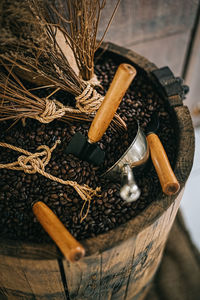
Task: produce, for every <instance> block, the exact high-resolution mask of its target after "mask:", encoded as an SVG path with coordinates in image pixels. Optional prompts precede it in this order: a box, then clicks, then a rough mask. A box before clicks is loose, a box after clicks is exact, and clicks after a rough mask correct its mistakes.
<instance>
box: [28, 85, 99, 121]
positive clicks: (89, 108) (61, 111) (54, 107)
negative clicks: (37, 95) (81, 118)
mask: <svg viewBox="0 0 200 300" xmlns="http://www.w3.org/2000/svg"><path fill="white" fill-rule="evenodd" d="M75 99H76V107H77V108H71V107H69V106H64V105H63V104H62V103H60V102H59V101H57V100H49V99H44V101H45V109H44V111H43V112H42V113H41V114H39V115H36V116H33V118H34V119H36V120H38V121H39V122H41V123H44V124H47V123H50V122H52V121H53V120H55V119H59V118H62V117H63V116H64V115H65V113H66V112H68V113H86V114H88V115H90V114H93V113H94V112H96V111H97V110H98V109H99V107H100V105H101V103H102V101H103V99H104V97H103V96H102V95H100V94H99V93H97V91H96V90H95V89H94V88H93V87H92V86H91V85H90V84H87V86H86V88H85V90H84V91H83V92H82V93H81V95H79V96H77V97H76V98H75Z"/></svg>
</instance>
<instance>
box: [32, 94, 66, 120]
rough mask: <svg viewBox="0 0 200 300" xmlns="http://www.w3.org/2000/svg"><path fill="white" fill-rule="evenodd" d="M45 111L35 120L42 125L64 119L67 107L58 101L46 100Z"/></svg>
mask: <svg viewBox="0 0 200 300" xmlns="http://www.w3.org/2000/svg"><path fill="white" fill-rule="evenodd" d="M44 101H45V109H44V111H43V112H42V113H41V114H40V115H38V116H36V117H35V118H36V119H37V120H38V121H40V122H41V123H45V124H46V123H50V122H52V121H53V120H54V119H57V118H62V117H63V116H64V115H65V112H66V108H65V106H64V105H63V104H62V103H60V102H59V101H56V100H49V99H44Z"/></svg>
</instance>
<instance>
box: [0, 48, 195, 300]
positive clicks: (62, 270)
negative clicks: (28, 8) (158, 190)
mask: <svg viewBox="0 0 200 300" xmlns="http://www.w3.org/2000/svg"><path fill="white" fill-rule="evenodd" d="M103 49H104V50H105V51H108V52H110V53H111V54H112V55H115V56H116V55H117V56H119V57H122V58H124V59H125V60H126V61H128V62H130V63H134V64H135V65H136V66H138V67H139V68H141V69H143V70H144V72H146V74H147V75H148V77H149V78H150V80H151V81H152V84H154V85H156V86H157V88H158V90H159V92H160V93H161V94H162V97H164V98H165V100H166V103H167V105H168V107H169V109H170V111H171V114H172V115H173V120H174V121H173V122H174V127H175V132H176V136H177V143H178V147H177V153H176V161H175V165H174V172H175V174H176V176H177V179H178V180H179V182H180V185H181V189H180V191H179V193H178V195H176V196H165V195H164V194H163V195H162V198H159V199H155V201H154V202H153V203H151V204H150V205H149V206H148V207H147V208H146V209H145V210H144V211H142V212H141V213H140V214H139V215H138V216H137V217H135V218H134V219H132V220H130V221H129V222H127V223H126V224H123V225H121V226H119V227H118V228H116V229H113V230H111V231H109V232H107V233H105V234H101V235H99V236H97V237H94V238H90V239H87V240H85V241H83V244H84V246H85V248H86V256H85V257H84V258H83V259H82V260H80V261H79V262H77V263H74V264H71V263H69V262H68V261H66V260H65V259H64V258H63V257H62V255H61V254H60V252H59V251H58V249H57V248H56V246H55V245H53V244H51V245H47V244H44V245H42V244H41V245H39V244H32V243H24V242H21V241H8V240H2V239H1V240H0V298H1V299H27V300H28V299H48V300H50V299H60V300H61V299H76V300H86V299H88V300H93V299H102V300H105V299H106V300H108V299H114V300H118V299H119V300H121V299H126V300H130V299H132V300H136V299H137V300H138V299H144V297H145V295H146V293H147V291H148V287H149V284H150V282H151V281H152V279H153V276H154V274H155V272H156V270H157V268H158V266H159V263H160V261H161V258H162V254H163V249H164V247H165V243H166V240H167V236H168V234H169V231H170V229H171V226H172V224H173V221H174V219H175V216H176V213H177V210H178V208H179V205H180V201H181V198H182V195H183V191H184V186H185V183H186V181H187V178H188V176H189V173H190V171H191V167H192V163H193V156H194V131H193V126H192V122H191V118H190V113H189V111H188V108H187V107H186V106H184V105H183V102H182V100H183V94H184V93H183V87H182V86H181V84H180V81H179V80H178V79H177V78H174V76H173V74H172V73H171V72H170V70H169V69H168V68H164V69H158V68H157V67H156V66H155V65H154V64H152V63H151V62H149V61H148V60H147V59H145V58H144V57H141V56H140V55H138V54H136V53H134V52H133V51H130V50H127V49H124V48H121V47H118V46H116V45H113V44H110V43H106V44H104V45H103Z"/></svg>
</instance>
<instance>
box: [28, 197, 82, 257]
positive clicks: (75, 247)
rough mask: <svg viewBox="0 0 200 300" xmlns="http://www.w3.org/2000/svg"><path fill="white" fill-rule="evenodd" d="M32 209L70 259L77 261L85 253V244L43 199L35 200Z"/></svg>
mask: <svg viewBox="0 0 200 300" xmlns="http://www.w3.org/2000/svg"><path fill="white" fill-rule="evenodd" d="M32 209H33V213H34V215H35V216H36V218H37V220H38V221H39V222H40V224H41V225H42V227H43V228H44V230H45V231H46V232H47V233H48V234H49V236H50V237H51V238H52V240H53V241H54V242H55V243H56V245H57V246H58V248H59V249H60V251H61V252H62V253H63V255H64V256H65V257H66V259H67V260H68V261H70V262H76V261H78V260H79V259H81V258H82V257H83V256H84V255H85V249H84V248H83V246H82V245H81V244H80V243H79V242H78V241H77V240H76V239H75V238H74V237H73V236H72V235H71V233H70V232H69V231H68V230H67V228H66V227H65V226H64V225H63V223H62V222H61V221H60V220H59V219H58V217H57V216H56V215H55V214H54V213H53V211H52V210H51V209H50V208H49V207H48V206H47V205H46V204H45V203H43V202H41V201H38V202H35V203H34V204H33V206H32Z"/></svg>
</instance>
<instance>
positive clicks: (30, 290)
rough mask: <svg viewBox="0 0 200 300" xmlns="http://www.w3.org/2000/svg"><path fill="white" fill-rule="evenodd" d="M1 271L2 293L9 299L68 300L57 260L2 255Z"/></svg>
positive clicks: (0, 284)
mask: <svg viewBox="0 0 200 300" xmlns="http://www.w3.org/2000/svg"><path fill="white" fill-rule="evenodd" d="M0 270H1V272H0V291H2V294H3V293H4V295H6V297H8V299H63V300H65V299H66V296H65V291H64V287H63V283H62V278H61V274H60V269H59V265H58V262H57V260H30V259H22V258H17V257H10V256H6V255H5V256H4V255H0ZM2 288H3V289H2ZM12 297H13V298H12ZM56 297H57V298H56Z"/></svg>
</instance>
